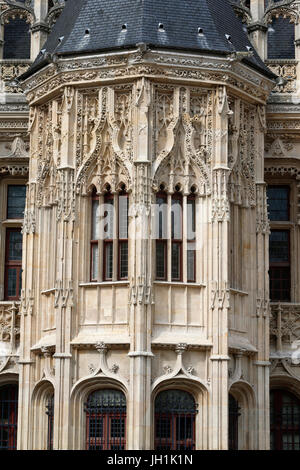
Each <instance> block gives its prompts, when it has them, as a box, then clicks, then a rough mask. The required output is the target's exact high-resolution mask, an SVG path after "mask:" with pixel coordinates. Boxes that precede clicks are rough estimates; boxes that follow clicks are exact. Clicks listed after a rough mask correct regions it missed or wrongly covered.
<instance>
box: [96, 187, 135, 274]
mask: <svg viewBox="0 0 300 470" xmlns="http://www.w3.org/2000/svg"><path fill="white" fill-rule="evenodd" d="M128 211H129V199H128V193H127V192H126V187H125V185H122V187H121V189H120V191H119V193H117V194H112V193H111V190H110V186H109V185H108V186H107V187H106V192H105V194H104V195H103V196H99V195H97V192H96V190H94V191H93V193H92V229H91V281H93V282H95V281H102V280H103V281H116V280H126V279H128ZM101 267H102V268H101Z"/></svg>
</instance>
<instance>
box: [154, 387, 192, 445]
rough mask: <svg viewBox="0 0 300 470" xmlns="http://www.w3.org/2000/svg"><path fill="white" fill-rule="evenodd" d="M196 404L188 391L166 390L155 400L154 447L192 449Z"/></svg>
mask: <svg viewBox="0 0 300 470" xmlns="http://www.w3.org/2000/svg"><path fill="white" fill-rule="evenodd" d="M196 413H197V405H196V403H195V400H194V398H193V397H192V395H191V394H190V393H188V392H184V391H181V390H166V391H165V392H161V393H160V394H159V395H158V397H157V398H156V400H155V449H156V450H194V449H195V416H196Z"/></svg>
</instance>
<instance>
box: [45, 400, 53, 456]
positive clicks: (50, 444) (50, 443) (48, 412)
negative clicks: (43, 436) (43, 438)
mask: <svg viewBox="0 0 300 470" xmlns="http://www.w3.org/2000/svg"><path fill="white" fill-rule="evenodd" d="M46 415H47V416H48V433H47V449H48V450H53V425H54V395H52V396H51V397H49V399H48V401H47V405H46Z"/></svg>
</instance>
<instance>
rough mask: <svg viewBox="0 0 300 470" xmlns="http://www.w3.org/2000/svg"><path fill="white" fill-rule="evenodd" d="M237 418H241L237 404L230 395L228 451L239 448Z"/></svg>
mask: <svg viewBox="0 0 300 470" xmlns="http://www.w3.org/2000/svg"><path fill="white" fill-rule="evenodd" d="M239 416H241V413H240V407H239V404H238V402H237V401H236V399H235V398H234V397H233V396H232V395H229V429H228V436H229V437H228V440H229V442H228V448H229V450H238V448H239Z"/></svg>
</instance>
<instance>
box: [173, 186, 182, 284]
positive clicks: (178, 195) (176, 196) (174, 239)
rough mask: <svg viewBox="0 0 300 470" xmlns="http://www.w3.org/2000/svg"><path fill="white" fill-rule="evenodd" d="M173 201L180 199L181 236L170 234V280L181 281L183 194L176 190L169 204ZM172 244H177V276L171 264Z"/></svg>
mask: <svg viewBox="0 0 300 470" xmlns="http://www.w3.org/2000/svg"><path fill="white" fill-rule="evenodd" d="M173 201H180V206H181V238H178V239H177V238H173V234H171V245H172V246H171V280H172V282H182V275H183V269H182V261H183V260H182V255H183V253H182V251H183V247H182V245H183V196H182V194H181V193H179V192H176V193H174V194H173V195H172V202H171V206H172V204H173ZM174 245H179V256H180V260H179V277H178V278H175V277H173V266H172V256H173V246H174Z"/></svg>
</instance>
